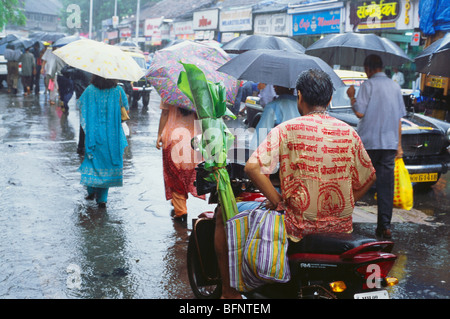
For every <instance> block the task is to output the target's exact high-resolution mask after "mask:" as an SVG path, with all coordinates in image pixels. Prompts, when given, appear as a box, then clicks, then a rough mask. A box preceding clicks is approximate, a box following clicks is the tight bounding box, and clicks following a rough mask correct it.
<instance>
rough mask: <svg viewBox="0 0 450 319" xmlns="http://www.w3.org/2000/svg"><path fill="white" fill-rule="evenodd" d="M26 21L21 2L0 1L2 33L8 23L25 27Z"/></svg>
mask: <svg viewBox="0 0 450 319" xmlns="http://www.w3.org/2000/svg"><path fill="white" fill-rule="evenodd" d="M26 21H27V19H26V17H25V15H24V14H23V8H22V7H21V4H20V3H19V0H0V31H1V30H3V27H4V26H5V25H6V24H7V23H8V24H15V25H25V23H26Z"/></svg>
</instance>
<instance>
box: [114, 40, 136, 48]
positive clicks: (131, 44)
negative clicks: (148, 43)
mask: <svg viewBox="0 0 450 319" xmlns="http://www.w3.org/2000/svg"><path fill="white" fill-rule="evenodd" d="M117 46H119V47H136V48H139V45H138V44H137V43H136V42H133V41H124V42H120V43H119V44H117Z"/></svg>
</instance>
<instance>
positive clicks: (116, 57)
mask: <svg viewBox="0 0 450 319" xmlns="http://www.w3.org/2000/svg"><path fill="white" fill-rule="evenodd" d="M54 54H55V55H56V56H58V57H59V58H61V59H62V60H63V61H64V62H65V63H67V64H68V65H70V66H73V67H74V68H77V69H80V70H83V71H86V72H88V73H92V74H95V75H98V76H101V77H103V78H106V79H115V80H124V81H133V82H134V81H139V79H140V78H142V77H143V76H144V75H145V74H144V71H142V69H141V67H140V66H139V65H138V64H137V63H136V61H134V59H133V58H132V57H131V56H130V55H128V54H127V53H125V52H123V51H122V50H121V49H119V48H117V47H114V46H112V45H109V44H106V43H103V42H98V41H94V40H88V39H83V40H78V41H75V42H72V43H69V44H67V45H65V46H64V47H62V48H60V49H58V50H56V51H54Z"/></svg>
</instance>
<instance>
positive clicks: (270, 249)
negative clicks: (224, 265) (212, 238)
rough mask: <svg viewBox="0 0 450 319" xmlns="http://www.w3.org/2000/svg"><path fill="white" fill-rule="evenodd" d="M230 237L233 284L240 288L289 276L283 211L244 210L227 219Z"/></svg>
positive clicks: (239, 289) (229, 249) (241, 289)
mask: <svg viewBox="0 0 450 319" xmlns="http://www.w3.org/2000/svg"><path fill="white" fill-rule="evenodd" d="M227 239H228V255H229V263H230V265H229V266H230V285H231V286H232V287H234V288H236V289H237V290H238V291H242V292H246V291H250V290H253V289H255V288H257V287H260V286H262V285H264V284H267V283H271V282H272V283H273V282H280V283H283V282H287V281H289V280H290V277H291V275H290V270H289V264H288V259H287V245H288V242H287V235H286V228H285V224H284V214H283V213H280V212H277V211H271V210H266V209H261V208H257V209H254V210H252V211H244V212H242V213H240V214H238V215H236V216H234V217H233V218H231V219H230V220H229V221H228V222H227Z"/></svg>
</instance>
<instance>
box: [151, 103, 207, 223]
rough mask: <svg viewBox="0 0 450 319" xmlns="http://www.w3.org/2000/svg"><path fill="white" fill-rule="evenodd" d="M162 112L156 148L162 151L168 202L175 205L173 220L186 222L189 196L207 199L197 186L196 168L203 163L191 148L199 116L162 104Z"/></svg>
mask: <svg viewBox="0 0 450 319" xmlns="http://www.w3.org/2000/svg"><path fill="white" fill-rule="evenodd" d="M160 108H161V110H162V111H161V118H160V122H159V129H158V139H157V141H156V148H157V149H161V148H162V154H163V173H164V186H165V194H166V199H167V200H171V202H172V206H173V210H174V212H173V213H174V216H173V217H174V219H177V220H185V219H186V217H187V213H188V212H187V206H186V201H187V198H188V194H189V193H191V194H192V195H194V196H196V197H199V198H202V199H204V196H198V195H197V189H196V188H195V186H194V181H195V178H196V172H195V167H196V166H197V164H198V163H199V162H200V159H198V160H196V158H197V157H198V156H197V154H196V153H195V152H194V150H193V149H192V148H191V144H190V143H191V138H192V137H194V132H195V119H196V114H195V112H193V111H188V110H185V109H182V108H179V107H177V106H174V105H169V104H164V103H163V102H161V106H160ZM198 131H199V130H198Z"/></svg>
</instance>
